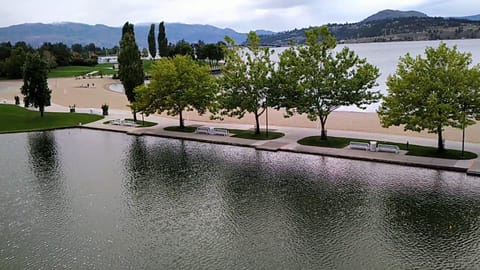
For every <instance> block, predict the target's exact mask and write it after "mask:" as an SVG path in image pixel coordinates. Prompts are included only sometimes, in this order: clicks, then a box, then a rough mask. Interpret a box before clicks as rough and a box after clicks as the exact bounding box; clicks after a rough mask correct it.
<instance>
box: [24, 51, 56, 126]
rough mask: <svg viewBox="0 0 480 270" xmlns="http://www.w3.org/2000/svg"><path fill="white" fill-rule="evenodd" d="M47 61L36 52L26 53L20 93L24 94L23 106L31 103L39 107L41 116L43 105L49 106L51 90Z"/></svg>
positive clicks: (43, 109)
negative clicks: (48, 80)
mask: <svg viewBox="0 0 480 270" xmlns="http://www.w3.org/2000/svg"><path fill="white" fill-rule="evenodd" d="M47 74H48V68H47V63H46V62H45V61H43V60H42V59H41V58H40V54H38V52H35V53H28V54H27V57H26V59H25V65H24V66H23V86H22V89H21V92H22V94H23V95H24V96H25V98H24V102H25V106H28V105H33V106H34V107H35V108H39V110H40V116H41V117H43V112H44V111H45V106H50V96H51V93H52V90H50V89H49V88H48V82H47Z"/></svg>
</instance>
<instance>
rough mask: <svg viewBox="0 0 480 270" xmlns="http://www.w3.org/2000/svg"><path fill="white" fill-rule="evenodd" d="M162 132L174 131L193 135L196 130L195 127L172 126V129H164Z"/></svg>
mask: <svg viewBox="0 0 480 270" xmlns="http://www.w3.org/2000/svg"><path fill="white" fill-rule="evenodd" d="M164 130H166V131H175V132H185V133H193V132H195V130H197V127H193V126H183V127H179V126H172V127H165V128H164Z"/></svg>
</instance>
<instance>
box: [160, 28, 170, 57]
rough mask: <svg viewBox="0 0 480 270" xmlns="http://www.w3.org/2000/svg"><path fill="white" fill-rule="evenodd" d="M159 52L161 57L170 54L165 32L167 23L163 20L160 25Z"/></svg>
mask: <svg viewBox="0 0 480 270" xmlns="http://www.w3.org/2000/svg"><path fill="white" fill-rule="evenodd" d="M158 53H159V54H160V56H161V57H167V56H169V54H170V53H169V48H168V39H167V34H166V33H165V24H164V23H163V22H161V23H160V24H159V25H158Z"/></svg>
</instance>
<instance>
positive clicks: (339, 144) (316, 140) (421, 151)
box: [298, 136, 477, 159]
mask: <svg viewBox="0 0 480 270" xmlns="http://www.w3.org/2000/svg"><path fill="white" fill-rule="evenodd" d="M372 140H373V139H358V138H344V137H329V138H328V140H322V139H321V137H320V136H311V137H305V138H303V139H301V140H299V141H298V143H299V144H301V145H309V146H318V147H327V148H345V147H347V146H348V145H349V144H350V142H351V141H355V142H365V143H369V142H370V141H372ZM373 141H374V140H373ZM377 144H390V145H396V146H398V147H399V148H400V149H401V150H405V151H407V153H406V155H409V156H419V157H433V158H444V159H474V158H477V154H475V153H472V152H464V154H463V155H462V151H459V150H452V149H448V150H446V151H444V152H441V153H439V152H438V151H437V149H436V148H434V147H428V146H421V145H415V144H409V145H408V146H407V144H404V143H394V142H388V141H377Z"/></svg>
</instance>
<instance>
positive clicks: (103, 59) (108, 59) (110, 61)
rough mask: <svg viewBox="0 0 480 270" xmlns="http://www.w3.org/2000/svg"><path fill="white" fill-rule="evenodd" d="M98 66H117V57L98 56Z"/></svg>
mask: <svg viewBox="0 0 480 270" xmlns="http://www.w3.org/2000/svg"><path fill="white" fill-rule="evenodd" d="M97 61H98V63H99V64H117V63H118V56H116V55H111V56H99V57H98V59H97Z"/></svg>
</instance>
